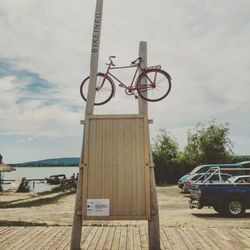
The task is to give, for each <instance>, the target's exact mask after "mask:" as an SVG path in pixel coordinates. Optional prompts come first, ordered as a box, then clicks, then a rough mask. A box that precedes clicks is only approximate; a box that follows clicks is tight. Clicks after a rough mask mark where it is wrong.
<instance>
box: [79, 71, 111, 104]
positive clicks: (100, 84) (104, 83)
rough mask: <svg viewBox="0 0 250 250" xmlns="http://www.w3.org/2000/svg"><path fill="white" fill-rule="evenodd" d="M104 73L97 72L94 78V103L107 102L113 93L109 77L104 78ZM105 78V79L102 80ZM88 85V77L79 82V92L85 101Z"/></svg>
mask: <svg viewBox="0 0 250 250" xmlns="http://www.w3.org/2000/svg"><path fill="white" fill-rule="evenodd" d="M104 76H105V75H104V74H102V73H98V75H97V79H96V95H95V105H102V104H105V103H107V102H108V101H109V100H110V99H111V98H112V96H113V94H114V85H113V83H112V82H111V80H110V79H109V78H104ZM104 79H105V80H104ZM88 87H89V77H87V78H86V79H85V80H84V81H83V82H82V84H81V87H80V93H81V96H82V98H83V99H84V100H85V101H87V95H88Z"/></svg>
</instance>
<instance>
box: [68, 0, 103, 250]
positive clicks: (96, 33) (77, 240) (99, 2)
mask: <svg viewBox="0 0 250 250" xmlns="http://www.w3.org/2000/svg"><path fill="white" fill-rule="evenodd" d="M102 10H103V0H96V9H95V17H94V27H93V35H92V46H91V59H90V79H89V88H88V96H87V103H86V108H85V120H86V116H88V115H92V114H93V112H94V102H95V92H96V77H97V72H98V58H99V47H100V37H101V24H102ZM84 142H85V133H84V128H83V141H82V151H81V158H80V165H79V175H78V183H77V191H76V199H75V210H74V217H73V225H72V234H71V245H70V249H71V250H79V249H81V246H80V245H81V234H82V221H83V218H82V208H83V205H84V204H83V199H82V198H83V170H84Z"/></svg>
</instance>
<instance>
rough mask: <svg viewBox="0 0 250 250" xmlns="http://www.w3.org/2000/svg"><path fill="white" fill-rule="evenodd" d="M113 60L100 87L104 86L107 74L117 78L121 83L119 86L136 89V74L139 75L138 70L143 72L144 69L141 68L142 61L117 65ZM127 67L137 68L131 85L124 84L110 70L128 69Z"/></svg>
mask: <svg viewBox="0 0 250 250" xmlns="http://www.w3.org/2000/svg"><path fill="white" fill-rule="evenodd" d="M112 64H113V63H112V61H111V62H110V63H108V64H107V65H108V68H107V71H106V73H105V77H104V78H103V81H102V83H101V86H100V87H99V88H102V86H103V84H104V82H105V80H106V79H107V76H110V77H111V78H113V79H115V80H116V81H118V82H119V83H120V84H119V86H120V87H123V88H125V89H129V90H136V86H135V79H136V76H137V75H138V72H139V70H141V72H143V71H144V70H143V69H142V68H141V65H140V63H136V64H132V65H128V66H120V67H117V66H112ZM127 68H136V70H135V73H134V76H133V78H132V81H131V83H130V85H126V84H124V83H123V82H122V81H121V80H120V79H118V78H117V77H116V76H114V75H113V74H112V73H110V72H109V71H110V70H115V69H127Z"/></svg>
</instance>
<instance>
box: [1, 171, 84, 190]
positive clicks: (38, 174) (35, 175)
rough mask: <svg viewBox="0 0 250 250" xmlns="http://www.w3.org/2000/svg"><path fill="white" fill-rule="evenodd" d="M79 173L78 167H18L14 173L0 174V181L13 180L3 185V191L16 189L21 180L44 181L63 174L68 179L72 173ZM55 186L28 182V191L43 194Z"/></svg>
mask: <svg viewBox="0 0 250 250" xmlns="http://www.w3.org/2000/svg"><path fill="white" fill-rule="evenodd" d="M78 172H79V167H18V168H16V171H12V172H9V173H2V179H4V180H15V182H11V184H3V185H2V188H3V190H8V189H17V188H18V186H19V184H20V182H21V179H22V178H23V177H25V178H26V179H45V178H46V177H47V178H48V177H49V176H51V175H57V174H65V175H66V177H67V179H69V178H70V177H71V176H72V175H73V173H75V175H76V174H77V173H78ZM54 187H55V185H48V184H47V183H41V182H39V181H36V182H34V183H33V182H30V191H32V192H43V191H50V190H51V189H52V188H54Z"/></svg>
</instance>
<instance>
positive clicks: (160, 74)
mask: <svg viewBox="0 0 250 250" xmlns="http://www.w3.org/2000/svg"><path fill="white" fill-rule="evenodd" d="M136 88H137V92H138V95H139V96H140V97H141V98H143V99H144V100H146V101H150V102H157V101H160V100H162V99H164V98H165V97H166V96H167V95H168V94H169V92H170V90H171V77H170V75H169V74H168V73H167V72H166V71H163V70H161V69H148V70H146V71H144V72H143V73H142V74H140V75H139V77H138V79H137V83H136Z"/></svg>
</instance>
